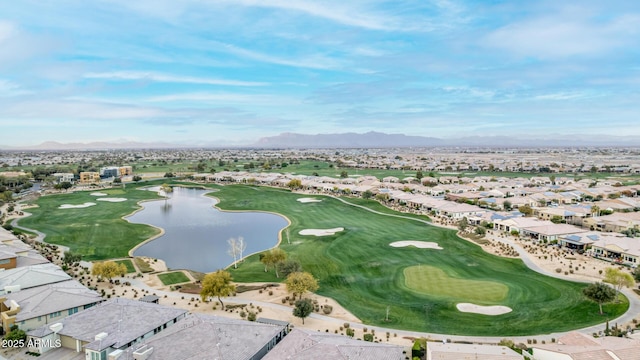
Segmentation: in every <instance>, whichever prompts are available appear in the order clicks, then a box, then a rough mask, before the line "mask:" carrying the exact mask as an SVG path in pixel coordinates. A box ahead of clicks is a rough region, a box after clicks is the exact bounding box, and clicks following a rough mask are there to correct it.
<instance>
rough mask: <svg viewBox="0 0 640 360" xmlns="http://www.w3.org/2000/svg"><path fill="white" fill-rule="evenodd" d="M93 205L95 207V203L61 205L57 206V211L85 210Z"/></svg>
mask: <svg viewBox="0 0 640 360" xmlns="http://www.w3.org/2000/svg"><path fill="white" fill-rule="evenodd" d="M93 205H96V203H92V202H86V203H84V204H80V205H71V204H62V205H60V206H58V209H80V208H86V207H89V206H93Z"/></svg>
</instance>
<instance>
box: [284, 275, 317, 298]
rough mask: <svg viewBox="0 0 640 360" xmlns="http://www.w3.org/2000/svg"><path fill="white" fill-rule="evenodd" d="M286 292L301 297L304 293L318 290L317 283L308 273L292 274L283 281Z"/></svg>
mask: <svg viewBox="0 0 640 360" xmlns="http://www.w3.org/2000/svg"><path fill="white" fill-rule="evenodd" d="M285 284H286V285H287V291H288V292H290V293H292V294H293V295H294V296H295V295H300V296H302V295H303V294H304V293H305V292H307V291H309V292H314V291H316V290H318V281H317V280H316V279H315V278H314V277H313V275H311V274H310V273H308V272H294V273H291V274H289V276H287V280H285Z"/></svg>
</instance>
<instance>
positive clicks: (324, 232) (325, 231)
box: [298, 227, 344, 236]
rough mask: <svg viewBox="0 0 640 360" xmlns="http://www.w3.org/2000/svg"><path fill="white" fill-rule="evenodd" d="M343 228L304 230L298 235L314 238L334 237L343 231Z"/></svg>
mask: <svg viewBox="0 0 640 360" xmlns="http://www.w3.org/2000/svg"><path fill="white" fill-rule="evenodd" d="M343 230H344V228H341V227H339V228H334V229H304V230H300V232H299V233H298V234H300V235H315V236H329V235H334V234H335V233H337V232H340V231H343Z"/></svg>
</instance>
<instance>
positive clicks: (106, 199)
mask: <svg viewBox="0 0 640 360" xmlns="http://www.w3.org/2000/svg"><path fill="white" fill-rule="evenodd" d="M98 201H108V202H123V201H127V199H125V198H100V199H98Z"/></svg>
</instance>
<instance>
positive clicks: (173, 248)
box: [127, 188, 287, 272]
mask: <svg viewBox="0 0 640 360" xmlns="http://www.w3.org/2000/svg"><path fill="white" fill-rule="evenodd" d="M206 192H207V191H206V190H200V189H189V188H175V189H174V192H173V194H172V197H171V199H169V200H167V201H165V200H159V201H151V202H145V203H143V204H142V205H143V206H144V209H143V210H141V211H139V212H137V213H135V214H134V215H132V216H130V217H128V218H127V220H129V221H130V222H132V223H143V224H150V225H154V226H157V227H160V228H163V229H164V230H165V234H164V235H162V236H161V237H159V238H157V239H155V240H153V241H151V242H149V243H147V244H145V245H143V246H141V247H140V248H138V249H137V250H136V251H135V252H134V255H135V256H150V257H153V258H160V259H163V260H164V261H166V263H167V266H169V267H170V268H172V269H183V268H184V269H191V270H196V271H201V272H211V271H215V270H217V269H220V268H224V267H226V266H228V265H230V264H231V263H232V262H233V257H232V256H231V255H229V254H228V247H229V244H228V243H227V240H228V239H229V238H232V237H235V238H237V237H239V236H242V237H244V240H245V242H246V244H247V249H246V250H245V251H244V254H245V255H248V254H251V253H254V252H258V251H262V250H266V249H269V248H271V247H273V246H274V245H275V244H276V243H277V242H278V232H279V231H280V229H282V228H284V227H285V226H287V221H286V220H285V219H284V218H283V217H281V216H278V215H274V214H266V213H256V212H221V211H219V210H217V209H216V208H214V207H213V205H214V204H215V200H214V199H212V198H210V197H206V196H204V194H205V193H206Z"/></svg>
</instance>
